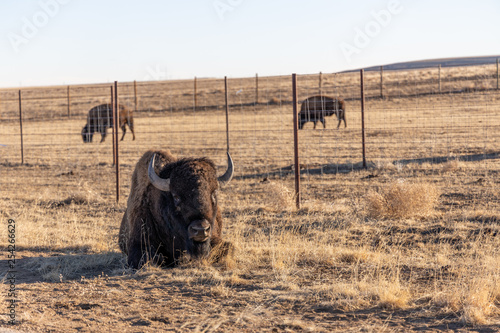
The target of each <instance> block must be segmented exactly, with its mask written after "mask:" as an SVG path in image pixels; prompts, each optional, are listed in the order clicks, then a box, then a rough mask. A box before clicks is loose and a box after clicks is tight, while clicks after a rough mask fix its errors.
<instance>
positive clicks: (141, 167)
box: [119, 151, 233, 268]
mask: <svg viewBox="0 0 500 333" xmlns="http://www.w3.org/2000/svg"><path fill="white" fill-rule="evenodd" d="M227 157H228V166H227V170H226V172H225V173H224V175H222V176H220V177H217V176H216V172H215V165H214V163H213V162H212V161H211V160H209V159H208V158H185V159H177V158H175V157H174V156H173V155H172V154H171V153H170V152H169V151H148V152H146V153H145V154H144V155H143V156H142V157H141V159H140V160H139V162H138V163H137V165H136V167H135V170H134V173H133V175H132V184H131V189H130V196H129V198H128V202H127V210H126V211H125V214H124V215H123V219H122V223H121V226H120V234H119V244H120V248H121V250H122V251H123V252H124V253H125V254H127V256H128V259H127V262H128V265H129V266H130V267H131V268H140V267H141V266H143V265H144V264H145V263H146V262H151V263H153V264H155V265H162V266H175V265H176V264H177V263H178V262H179V260H180V259H181V258H182V257H188V258H203V257H207V256H208V255H209V254H210V252H211V251H213V249H214V248H217V251H216V252H217V253H218V256H219V258H220V257H222V256H225V255H227V253H228V252H229V251H230V250H231V249H232V246H231V244H230V243H228V242H224V241H222V239H221V231H222V217H221V213H220V209H219V205H218V201H217V192H218V190H219V184H225V183H228V182H229V181H230V180H231V178H232V176H233V162H232V159H231V156H230V155H229V153H228V154H227Z"/></svg>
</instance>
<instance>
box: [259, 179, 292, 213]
mask: <svg viewBox="0 0 500 333" xmlns="http://www.w3.org/2000/svg"><path fill="white" fill-rule="evenodd" d="M266 190H267V191H266V192H267V200H266V201H267V208H269V209H270V210H272V211H274V212H282V211H290V210H293V209H295V194H294V192H293V191H291V190H290V189H289V188H288V187H286V186H285V185H284V184H282V183H279V182H270V183H269V184H268V186H267V188H266Z"/></svg>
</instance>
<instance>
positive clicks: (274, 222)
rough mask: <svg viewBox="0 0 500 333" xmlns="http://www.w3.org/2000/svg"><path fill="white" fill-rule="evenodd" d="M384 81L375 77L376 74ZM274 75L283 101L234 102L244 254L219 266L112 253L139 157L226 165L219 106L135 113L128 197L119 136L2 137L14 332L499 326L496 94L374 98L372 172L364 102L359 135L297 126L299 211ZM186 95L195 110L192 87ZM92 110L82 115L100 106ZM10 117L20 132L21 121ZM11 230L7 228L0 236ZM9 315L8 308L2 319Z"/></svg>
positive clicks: (127, 159)
mask: <svg viewBox="0 0 500 333" xmlns="http://www.w3.org/2000/svg"><path fill="white" fill-rule="evenodd" d="M481 73H483V72H481V71H479V70H478V72H477V73H475V75H476V76H479V75H482V74H481ZM434 74H435V73H434V72H433V71H432V70H429V72H428V73H422V75H423V76H422V80H424V81H425V80H428V81H426V82H423V83H422V86H417V85H412V83H411V82H409V81H408V80H410V81H411V77H412V75H414V76H415V78H417V77H418V75H416V74H414V73H406V74H405V73H399V72H394V73H393V72H388V73H387V75H388V76H391V77H392V79H393V80H394V81H397V80H400V81H401V82H402V83H401V85H400V86H396V87H395V86H391V87H389V86H388V87H387V89H392V90H391V92H392V93H393V95H394V96H397V95H398V93H403V92H407V93H414V92H415V91H420V90H421V91H424V90H426V91H428V90H429V88H430V87H431V86H433V83H435V82H433V81H432V78H433V75H434ZM451 74H453V75H459V74H460V73H459V72H456V73H455V72H453V73H452V72H450V75H451ZM462 74H463V73H462ZM419 75H420V74H419ZM443 75H444V73H443ZM357 78H358V75H354V74H353V75H352V77H351V76H350V74H346V75H345V76H344V75H342V76H341V75H339V76H338V77H337V78H336V79H335V80H334V79H333V78H330V77H328V76H326V75H325V76H324V79H325V81H324V87H325V89H332V90H333V89H334V87H335V85H336V84H338V83H342V84H345V85H346V86H348V85H349V84H351V86H352V85H353V83H355V82H357V81H354V80H357ZM409 78H410V79H409ZM376 79H377V78H376V77H375V76H373V77H372V76H370V75H368V80H369V82H372V83H373V82H376ZM300 80H302V87H305V86H307V87H309V88H310V89H309V90H307V91H305V92H303V94H304V95H305V94H308V93H310V92H313V91H314V92H315V93H316V91H317V90H316V87H315V84H316V83H317V77H314V76H311V77H310V78H309V77H301V78H300ZM388 80H389V78H388ZM404 80H406V81H404ZM200 81H202V80H200ZM271 81H272V82H271ZM286 82H288V80H287V81H286ZM387 82H389V81H387ZM404 82H406V84H405V83H404ZM212 83H213V82H212ZM269 83H270V84H269V87H268V88H266V89H268V91H267V93H266V94H265V95H262V96H261V97H262V100H263V101H264V100H265V101H272V103H269V104H266V105H257V106H241V108H236V107H233V109H232V112H233V113H232V116H231V126H232V127H231V128H232V131H231V133H230V135H231V152H232V154H233V159H234V160H235V163H236V172H237V174H236V177H235V178H234V179H233V181H232V182H231V183H230V184H229V185H228V186H226V187H225V188H224V189H222V191H221V194H220V203H221V206H222V211H223V216H224V221H225V222H224V228H225V229H224V234H223V236H224V238H225V239H226V240H228V241H231V242H232V243H233V244H234V245H235V252H234V254H233V255H232V256H230V258H229V259H228V260H227V261H224V262H222V263H215V264H214V263H213V261H214V260H212V259H213V258H209V259H207V260H204V261H202V262H196V263H193V262H186V263H184V264H183V265H181V266H180V267H178V268H175V269H160V268H158V267H154V266H146V267H144V268H143V269H141V270H140V271H138V272H132V271H130V270H129V269H127V268H126V266H125V258H124V256H122V254H121V253H120V252H119V249H118V246H117V234H118V227H119V224H120V221H121V218H122V216H123V213H124V210H125V205H126V198H127V195H128V191H129V189H130V184H129V182H130V177H131V174H132V171H133V167H134V165H135V163H136V161H137V160H138V158H139V157H140V155H141V154H142V153H143V152H144V151H145V150H146V149H150V148H156V147H152V146H151V142H155V143H157V146H158V147H159V148H169V149H172V150H173V152H174V153H175V154H177V155H179V156H182V157H184V156H200V155H206V156H209V157H211V158H213V159H214V161H215V162H216V164H217V165H218V166H220V169H221V170H222V169H223V166H224V162H225V141H224V140H225V132H224V130H225V118H224V112H223V110H222V108H221V109H217V110H215V109H207V110H197V111H196V112H192V111H186V112H175V113H170V111H166V112H165V113H162V112H152V111H151V112H149V111H148V112H143V113H139V114H138V116H137V119H136V128H137V133H136V135H137V139H136V141H133V142H132V141H131V140H130V137H128V136H126V137H125V141H124V142H122V143H121V146H120V147H121V148H120V149H121V156H120V161H121V162H120V164H121V186H122V187H121V192H120V196H121V199H120V201H119V203H115V193H114V168H113V167H112V165H111V158H110V151H111V150H110V147H111V145H110V141H106V143H105V144H101V145H99V144H97V143H95V144H92V145H83V144H82V143H81V137H80V136H79V133H80V130H81V127H82V124H81V120H82V119H81V118H78V117H76V118H74V119H73V118H72V119H63V118H61V119H56V120H50V119H45V120H43V121H39V122H29V121H28V122H27V124H26V126H27V130H26V132H25V133H27V134H26V142H25V144H26V145H25V154H26V161H25V162H26V164H25V165H23V166H21V165H20V164H19V163H18V157H19V156H18V148H19V147H17V146H13V145H6V146H2V147H1V148H0V149H2V152H3V154H2V158H1V159H2V160H1V161H0V162H1V163H2V167H1V169H0V173H1V175H2V177H1V182H2V183H1V186H2V191H3V193H4V194H5V195H4V196H3V197H2V198H0V216H1V218H2V219H4V220H5V219H7V218H14V219H15V220H16V222H17V229H16V237H17V238H16V240H17V243H16V246H17V250H18V251H17V255H18V261H17V269H18V281H17V282H18V287H19V288H18V289H19V299H20V303H19V308H18V320H19V322H20V324H19V326H18V327H16V328H19V329H21V330H26V331H29V330H32V331H55V332H62V331H75V330H80V331H86V330H88V331H102V330H106V331H110V332H114V331H116V332H129V331H130V332H132V331H144V332H157V331H166V330H169V329H170V330H176V331H198V332H233V331H235V330H238V331H242V332H255V331H259V332H261V331H262V332H266V331H273V330H278V331H285V332H286V331H313V332H335V331H337V332H345V331H355V330H358V331H391V330H395V331H397V330H399V331H412V330H413V331H426V330H436V331H440V330H447V329H451V330H456V331H459V330H462V331H467V330H470V329H477V330H478V331H481V330H483V331H498V330H500V313H499V309H500V267H499V265H498V262H500V223H499V221H500V213H499V212H500V190H499V188H500V183H499V181H498V179H499V177H498V176H499V175H500V162H499V160H500V159H499V158H498V156H497V157H495V156H496V155H494V154H495V153H496V152H498V151H500V146H499V142H500V140H498V133H500V131H498V126H499V125H500V119H499V117H498V112H496V110H497V106H498V104H499V100H500V98H499V96H498V93H497V92H496V91H487V92H480V93H477V92H476V90H474V92H469V93H464V94H458V93H457V94H446V95H435V96H433V95H431V96H427V95H426V96H417V97H404V98H403V97H395V98H391V99H386V100H378V99H368V100H367V105H368V106H369V109H370V110H369V112H367V114H366V117H367V119H366V120H367V124H368V125H369V126H368V128H367V134H368V135H367V138H368V142H367V153H368V156H369V159H372V160H373V161H376V163H370V160H369V161H368V162H369V166H370V167H369V168H368V169H367V170H364V169H362V168H360V167H359V163H358V162H359V160H360V158H361V157H360V156H361V155H360V149H359V142H360V133H359V131H358V128H359V125H360V118H359V112H357V110H359V102H358V101H356V100H350V101H348V107H349V110H350V111H349V112H348V114H347V116H348V124H349V127H348V128H347V129H340V130H337V129H331V127H330V125H331V123H334V121H330V122H329V123H328V125H327V129H326V130H320V129H318V130H316V131H313V130H312V129H311V128H310V127H312V126H310V127H309V129H305V130H303V131H301V132H300V139H301V141H300V142H301V145H300V153H301V161H300V162H301V164H302V165H303V166H304V167H303V169H301V172H302V174H301V184H302V191H303V192H302V206H301V208H300V209H296V208H295V197H294V194H293V190H292V189H293V185H294V184H293V177H292V171H293V169H292V168H291V164H292V160H293V158H292V156H293V151H292V149H291V145H290V142H292V141H293V136H292V135H291V113H290V112H289V109H287V106H286V104H283V103H281V102H282V101H285V102H286V101H289V97H290V96H289V93H288V92H287V91H288V87H287V85H285V84H283V86H285V88H286V89H285V88H284V89H281V87H282V86H281V81H280V79H279V78H273V79H272V80H271V79H270V82H269ZM271 83H272V84H271ZM424 83H425V84H424ZM487 83H488V84H489V82H487ZM244 84H246V83H244V82H243V83H241V85H244ZM287 84H288V83H287ZM446 84H450V85H451V86H452V85H456V86H455V87H452V88H457V89H458V88H460V87H459V83H457V82H452V81H450V82H446ZM478 85H479V84H478ZM478 85H476V84H474V85H471V86H470V88H469V89H476V88H475V87H476V86H478ZM201 86H202V83H200V87H201ZM443 86H445V83H443ZM154 87H155V89H152V90H151V91H148V96H150V97H148V98H143V99H141V101H140V105H141V106H142V107H143V108H145V107H146V106H150V107H151V108H154V109H156V110H169V107H168V106H169V105H170V103H172V104H175V105H177V104H178V105H181V104H182V103H181V101H180V100H176V99H175V98H174V99H173V100H170V99H168V98H166V97H165V95H164V93H163V91H167V90H168V89H166V88H167V87H166V85H163V84H158V86H154ZM249 87H250V84H248V86H247V87H244V91H247V90H249ZM271 87H274V88H272V89H274V90H272V89H271ZM140 88H144V87H140ZM247 88H248V89H247ZM82 89H84V88H82ZM176 89H178V92H182V93H181V95H183V94H186V96H184V97H185V99H186V100H188V102H186V103H188V104H189V103H192V96H191V95H189V89H191V85H186V87H184V88H183V87H182V85H181V83H179V86H178V88H176ZM200 89H202V88H200ZM203 89H205V92H204V95H203V96H204V97H203V98H202V99H200V103H201V102H206V104H208V103H215V104H220V103H219V102H218V101H219V99H218V98H219V97H220V95H221V90H220V89H221V88H220V87H219V86H218V85H217V86H215V85H214V86H210V85H208V84H207V85H206V86H205V88H203ZM90 90H91V89H90V88H89V91H88V94H89V95H90V94H91V91H90ZM124 90H125V89H124ZM285 90H286V91H285ZM403 90H405V91H403ZM143 91H144V90H143ZM388 91H389V90H388ZM39 93H40V94H41V92H39ZM81 93H82V96H83V95H84V94H85V91H84V90H82V91H81ZM341 93H345V91H344V92H341ZM357 94H358V92H357V91H356V96H357ZM238 96H241V94H240V95H238ZM184 97H183V98H184ZM234 97H235V96H233V98H234ZM238 98H239V97H238ZM89 99H90V98H89ZM80 102H81V103H80V104H78V106H79V107H81V110H80V109H78V108H75V114H77V113H76V112H78V110H80V111H81V113H82V114H83V113H84V111H85V108H86V107H87V104H91V103H94V102H95V101H94V100H91V101H89V100H84V99H82V101H80ZM243 102H245V100H243V99H242V103H243ZM0 103H6V102H3V101H1V100H0ZM44 103H45V102H44ZM176 103H177V104H176ZM273 103H277V104H273ZM280 103H281V104H280ZM215 104H214V105H215ZM471 105H473V107H471ZM2 106H5V104H1V105H0V107H2ZM43 107H49V106H48V105H45V104H44V105H43ZM55 109H56V108H55ZM2 110H3V109H2ZM471 114H474V117H472V116H471ZM172 115H175V117H174V116H172ZM2 116H6V118H9V117H8V116H9V113H7V114H6V115H5V114H2ZM308 125H310V124H308ZM0 127H1V130H2V133H4V134H5V135H7V136H8V137H15V138H16V139H17V133H18V132H17V131H18V125H17V123H14V122H12V123H9V122H6V123H2V124H0ZM57 129H62V130H61V132H60V133H59V132H57ZM54 133H57V135H56V134H54ZM370 133H372V135H370ZM108 140H109V138H108ZM193 142H197V143H198V144H196V145H195V144H193ZM487 154H493V155H491V156H489V155H488V156H487ZM450 156H451V157H453V158H452V159H450ZM221 170H220V171H221ZM399 179H404V181H399ZM6 233H7V230H6V228H1V229H0V238H1V239H6ZM3 277H4V275H3V276H2V278H3ZM5 286H6V285H5V284H4V285H3V286H2V288H3V289H0V301H1V300H6V292H5ZM6 320H7V319H6V317H5V315H3V314H2V315H0V325H3V326H5V325H6Z"/></svg>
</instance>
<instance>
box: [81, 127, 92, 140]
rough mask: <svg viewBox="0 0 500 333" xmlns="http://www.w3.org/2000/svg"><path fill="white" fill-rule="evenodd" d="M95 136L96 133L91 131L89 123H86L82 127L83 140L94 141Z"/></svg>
mask: <svg viewBox="0 0 500 333" xmlns="http://www.w3.org/2000/svg"><path fill="white" fill-rule="evenodd" d="M93 136H94V133H92V132H91V131H89V125H88V124H87V125H85V127H84V128H83V129H82V139H83V142H85V143H88V142H92V137H93Z"/></svg>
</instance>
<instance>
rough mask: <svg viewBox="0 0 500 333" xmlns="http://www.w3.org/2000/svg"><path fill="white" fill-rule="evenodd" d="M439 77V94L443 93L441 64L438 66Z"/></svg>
mask: <svg viewBox="0 0 500 333" xmlns="http://www.w3.org/2000/svg"><path fill="white" fill-rule="evenodd" d="M438 71H439V73H438V76H439V82H438V86H439V93H441V64H440V65H438Z"/></svg>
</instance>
